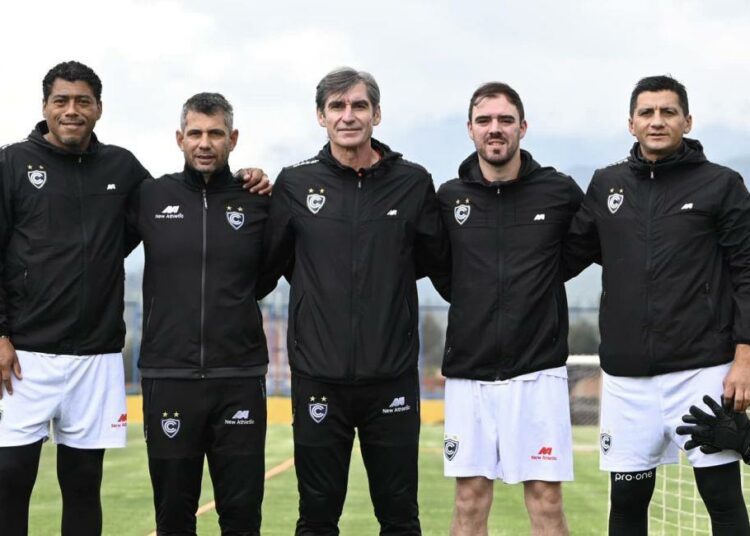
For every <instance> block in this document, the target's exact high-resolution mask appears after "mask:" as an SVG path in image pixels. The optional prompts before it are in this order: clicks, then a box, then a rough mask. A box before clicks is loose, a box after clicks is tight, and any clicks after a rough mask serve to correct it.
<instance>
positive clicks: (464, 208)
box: [453, 197, 471, 225]
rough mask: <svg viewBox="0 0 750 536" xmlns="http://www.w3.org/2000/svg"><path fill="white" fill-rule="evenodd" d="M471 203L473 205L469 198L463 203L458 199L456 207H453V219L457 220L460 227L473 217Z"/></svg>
mask: <svg viewBox="0 0 750 536" xmlns="http://www.w3.org/2000/svg"><path fill="white" fill-rule="evenodd" d="M469 203H471V201H470V200H469V198H468V197H467V198H466V199H465V200H464V202H463V203H462V202H461V200H460V199H456V206H455V207H453V217H454V218H456V221H457V222H458V224H459V225H463V224H464V223H466V220H468V219H469V216H470V215H471V205H470V204H469Z"/></svg>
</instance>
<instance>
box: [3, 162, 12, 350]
mask: <svg viewBox="0 0 750 536" xmlns="http://www.w3.org/2000/svg"><path fill="white" fill-rule="evenodd" d="M6 158H7V157H6V154H5V151H4V150H0V248H2V251H0V277H2V285H0V335H10V334H11V333H10V329H9V326H8V316H7V311H6V290H5V280H6V277H5V250H6V248H7V247H8V241H9V240H10V235H11V233H12V232H13V209H12V207H11V202H12V194H11V190H12V186H11V184H10V183H11V181H12V176H11V175H10V174H9V173H8V170H7V169H6V166H7V161H6Z"/></svg>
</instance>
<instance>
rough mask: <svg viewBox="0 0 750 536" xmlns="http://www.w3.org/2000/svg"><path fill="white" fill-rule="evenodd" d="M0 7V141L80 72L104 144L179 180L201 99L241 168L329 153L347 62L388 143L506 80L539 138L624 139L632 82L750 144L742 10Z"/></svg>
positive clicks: (570, 5) (581, 4) (738, 5)
mask: <svg viewBox="0 0 750 536" xmlns="http://www.w3.org/2000/svg"><path fill="white" fill-rule="evenodd" d="M3 9H4V12H3V19H4V23H5V24H4V28H3V32H2V34H0V47H1V48H0V49H2V50H3V51H5V54H4V61H3V63H4V72H5V76H4V82H5V83H4V84H3V85H2V89H0V95H2V97H3V102H5V103H6V104H8V105H7V106H6V110H4V112H5V113H4V117H3V121H2V123H1V124H0V141H2V142H7V141H12V140H15V139H17V138H19V137H21V136H23V135H25V134H26V133H27V132H28V130H29V129H30V127H31V126H32V124H33V123H34V122H35V121H36V120H38V119H39V118H40V96H41V95H40V91H39V90H40V81H41V78H42V76H43V75H44V73H45V72H46V71H47V69H48V68H49V67H50V66H51V65H52V64H54V63H56V62H57V61H61V60H64V59H70V58H77V59H80V60H81V61H84V62H86V63H89V64H91V65H92V66H93V67H94V68H95V69H96V70H97V71H98V72H99V73H100V75H101V76H102V79H103V81H104V102H105V115H104V118H103V119H102V121H101V123H100V124H99V125H98V127H97V131H98V132H99V134H100V135H101V137H102V138H103V139H104V140H105V141H110V142H116V143H119V144H121V145H125V146H127V147H129V148H131V149H132V150H133V151H134V152H135V153H136V154H137V155H138V156H139V157H140V158H141V159H142V160H143V161H144V163H146V164H147V165H148V166H149V167H150V168H151V169H152V170H153V171H154V172H157V173H158V172H165V171H167V170H172V169H175V168H176V167H179V165H180V155H179V153H178V152H177V150H176V148H175V146H174V141H173V131H174V129H175V128H176V126H177V118H178V114H179V108H180V105H181V103H182V102H183V101H184V100H185V98H187V97H188V96H189V95H191V94H193V93H195V92H197V91H202V90H214V91H221V92H222V93H224V94H225V95H226V96H227V97H228V98H229V99H230V100H231V101H232V102H233V104H234V106H235V109H236V120H237V125H238V128H240V130H241V141H240V145H239V146H238V149H237V153H236V155H235V156H234V157H233V162H235V164H239V163H243V164H247V163H250V162H251V161H252V162H262V163H263V165H264V166H265V167H266V168H268V169H269V170H270V171H272V172H276V171H278V169H279V168H280V167H281V165H283V164H284V163H290V162H293V161H296V160H299V159H301V158H304V157H307V156H309V155H310V154H312V153H314V152H315V151H316V150H317V148H318V147H319V146H320V145H321V143H322V142H323V141H324V138H323V131H322V130H321V129H320V127H318V126H317V124H316V123H315V119H314V101H313V98H314V88H315V84H316V83H317V82H318V80H319V79H320V77H321V76H322V75H323V74H325V73H326V72H327V71H329V70H330V69H332V68H334V67H336V66H340V65H344V64H350V65H353V66H355V67H357V68H362V69H366V70H369V71H371V72H372V73H373V74H374V75H375V76H376V78H377V79H378V80H379V82H380V84H381V88H382V93H383V114H384V125H383V126H382V127H381V129H380V131H381V132H384V133H388V132H394V131H396V132H400V131H406V130H408V129H410V128H415V126H416V125H419V126H420V127H429V125H430V124H431V123H436V122H439V121H443V120H446V118H453V117H463V116H464V114H465V113H466V111H465V108H466V105H467V101H468V97H469V95H470V94H471V92H472V91H473V89H474V88H475V87H476V86H477V85H478V84H480V83H482V82H484V81H487V80H491V79H501V80H505V81H507V82H509V83H511V85H513V86H515V87H516V88H517V89H518V90H519V91H520V93H521V95H522V97H523V98H524V101H525V104H526V108H527V113H528V117H529V121H530V123H531V125H532V128H533V129H534V130H533V131H532V132H539V133H540V134H545V135H553V134H554V135H561V136H575V137H587V136H589V137H591V136H601V137H603V136H613V135H618V134H619V133H622V132H623V131H624V129H625V120H626V117H627V101H628V98H629V93H630V90H631V88H632V86H633V84H634V83H635V81H636V80H637V79H638V78H640V77H641V76H644V75H648V74H657V73H664V72H670V73H672V74H673V75H675V76H676V77H677V78H679V79H681V80H683V81H684V82H685V83H686V85H687V87H688V90H689V92H690V96H691V106H692V111H693V115H694V117H695V121H696V133H697V134H700V129H701V127H702V126H710V125H713V126H716V125H720V126H725V127H727V128H734V129H740V130H748V129H749V128H750V127H748V125H749V124H750V122H749V121H748V114H750V98H749V97H748V96H747V95H748V87H750V70H748V69H747V68H746V66H745V63H746V62H747V59H746V55H747V50H750V46H749V45H750V37H748V36H750V13H749V10H748V9H747V7H746V3H745V1H744V0H727V1H723V2H720V3H710V4H708V3H705V2H702V1H699V0H688V1H684V0H661V1H656V2H654V1H648V0H635V1H630V2H601V1H594V0H584V1H578V2H557V1H552V0H549V1H541V0H539V1H528V2H512V1H506V2H497V1H492V0H483V1H479V0H475V1H468V2H463V3H461V4H458V3H456V2H451V1H448V0H438V1H434V2H428V1H426V0H421V1H413V2H398V1H396V0H383V1H381V2H379V3H377V4H357V3H352V2H348V1H343V0H336V1H327V2H318V3H311V2H308V1H306V0H297V1H284V0H280V1H276V2H263V3H255V2H238V1H234V2H221V1H218V2H214V3H211V4H206V3H205V2H197V1H192V2H177V1H167V0H163V1H157V2H144V1H136V0H123V1H121V2H118V3H107V2H105V3H102V2H94V1H83V2H74V3H69V4H59V3H53V2H49V1H42V2H13V3H10V4H9V5H8V6H4V8H3ZM385 141H388V140H387V139H386V140H385ZM438 149H439V148H438Z"/></svg>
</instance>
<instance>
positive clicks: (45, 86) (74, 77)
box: [42, 61, 102, 102]
mask: <svg viewBox="0 0 750 536" xmlns="http://www.w3.org/2000/svg"><path fill="white" fill-rule="evenodd" d="M58 78H61V79H62V80H65V81H67V82H78V81H79V80H80V81H81V82H86V83H87V84H88V85H89V87H90V88H91V91H93V92H94V97H95V98H96V102H101V101H102V81H101V80H100V79H99V77H98V76H97V74H96V73H95V72H94V70H93V69H92V68H91V67H89V66H88V65H84V64H83V63H81V62H78V61H64V62H62V63H58V64H57V65H55V66H54V67H52V69H50V70H49V71H48V72H47V74H46V75H45V77H44V80H42V96H43V98H44V102H47V99H48V98H49V96H50V93H52V86H53V85H54V83H55V80H57V79H58Z"/></svg>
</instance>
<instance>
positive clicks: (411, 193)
mask: <svg viewBox="0 0 750 536" xmlns="http://www.w3.org/2000/svg"><path fill="white" fill-rule="evenodd" d="M372 144H373V148H375V149H376V150H377V151H378V152H379V153H380V154H381V155H382V158H381V160H380V161H379V162H378V163H377V164H375V165H374V166H372V167H371V168H368V169H361V170H354V169H352V168H349V167H345V166H343V165H341V164H339V163H338V162H337V161H336V160H335V159H334V158H333V156H332V155H331V152H330V148H329V146H328V145H326V146H325V147H324V148H323V150H322V151H320V153H319V154H318V156H317V157H315V158H313V159H310V160H307V161H304V162H300V163H299V164H297V165H294V166H291V167H288V168H285V169H284V170H282V172H281V173H280V175H279V178H278V179H277V181H276V185H275V187H274V195H273V200H272V203H271V216H270V219H269V224H268V226H267V227H266V228H267V235H266V244H267V248H266V251H267V258H266V261H267V264H268V266H269V272H270V273H276V274H279V273H281V272H282V271H286V273H287V274H289V271H290V270H291V275H288V277H289V278H290V282H291V292H290V299H289V330H288V333H287V339H288V343H287V344H288V351H289V363H290V365H291V369H292V372H293V373H295V374H299V375H303V376H307V377H310V378H315V379H318V380H322V381H330V382H338V383H366V382H377V381H383V380H387V379H392V378H395V377H397V376H399V375H401V374H404V373H406V372H409V371H414V370H416V369H417V355H418V350H419V337H418V333H417V321H418V303H417V288H416V279H417V277H418V275H417V274H420V275H421V274H429V275H434V274H436V273H438V272H441V271H443V270H446V269H447V266H448V250H447V246H446V244H447V241H446V240H445V237H444V236H443V232H442V226H441V223H440V213H439V210H438V206H437V199H436V197H435V189H434V186H433V184H432V179H431V177H430V175H429V174H428V173H427V172H426V171H425V170H424V169H423V168H422V167H420V166H418V165H416V164H412V163H411V162H407V161H405V160H403V159H402V158H401V155H400V154H399V153H395V152H393V151H391V150H390V149H389V148H388V147H387V146H386V145H383V144H381V143H379V142H377V141H375V140H373V141H372ZM292 263H293V267H292ZM265 271H266V270H264V272H265Z"/></svg>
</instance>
